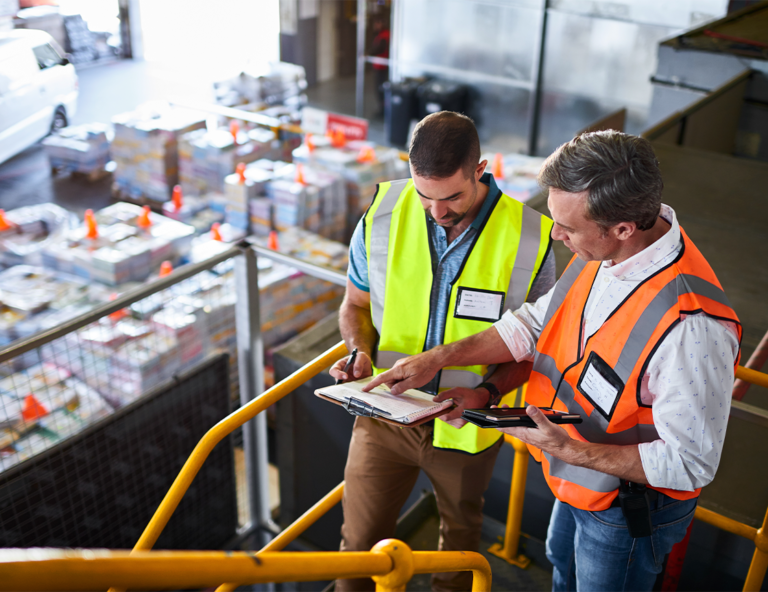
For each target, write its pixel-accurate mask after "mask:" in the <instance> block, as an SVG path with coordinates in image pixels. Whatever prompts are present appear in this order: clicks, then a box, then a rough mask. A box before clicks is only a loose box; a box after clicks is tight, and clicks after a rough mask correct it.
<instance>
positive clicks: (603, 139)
mask: <svg viewBox="0 0 768 592" xmlns="http://www.w3.org/2000/svg"><path fill="white" fill-rule="evenodd" d="M539 184H540V185H541V186H542V187H547V188H555V189H559V190H561V191H565V192H568V193H581V192H582V191H588V192H589V193H588V194H587V217H588V218H589V219H590V220H593V221H595V222H597V223H598V224H599V225H600V226H602V227H603V229H607V228H610V227H611V226H614V225H616V224H618V223H620V222H634V223H635V224H636V225H637V228H638V229H639V230H648V229H649V228H652V227H653V225H654V224H655V223H656V219H657V218H658V216H659V212H660V210H661V192H662V190H663V189H664V183H663V181H662V179H661V170H660V169H659V162H658V160H656V155H655V154H654V152H653V147H652V146H651V143H650V142H649V141H648V140H646V139H645V138H641V137H639V136H630V135H628V134H623V133H620V132H616V131H613V130H609V131H600V132H589V133H584V134H580V135H578V136H576V137H575V138H574V139H573V140H571V141H570V142H566V143H565V144H563V145H562V146H560V147H559V148H558V149H557V150H555V151H554V152H553V153H552V154H551V155H550V156H549V158H547V160H546V161H545V162H544V165H543V166H542V168H541V172H540V173H539Z"/></svg>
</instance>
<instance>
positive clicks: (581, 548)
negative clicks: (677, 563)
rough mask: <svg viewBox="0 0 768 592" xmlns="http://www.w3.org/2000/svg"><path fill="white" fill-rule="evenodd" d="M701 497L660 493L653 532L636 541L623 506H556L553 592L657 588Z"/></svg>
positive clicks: (550, 554) (550, 540)
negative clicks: (594, 509) (590, 509)
mask: <svg viewBox="0 0 768 592" xmlns="http://www.w3.org/2000/svg"><path fill="white" fill-rule="evenodd" d="M695 509H696V499H692V500H685V501H679V500H676V499H672V498H671V497H668V496H666V495H663V494H659V497H658V498H657V499H656V501H653V502H651V521H652V523H653V534H652V535H651V536H649V537H643V538H639V539H633V538H632V537H630V536H629V533H628V532H627V524H626V521H625V520H624V516H623V514H622V513H621V508H608V509H607V510H603V511H602V512H587V511H585V510H579V509H577V508H574V507H573V506H570V505H568V504H566V503H563V502H561V501H559V500H558V501H556V502H555V507H554V508H553V509H552V518H551V519H550V522H549V531H548V532H547V558H548V559H549V560H550V561H551V562H552V565H553V566H554V570H553V573H552V590H553V591H560V590H582V591H598V590H606V591H609V590H610V591H615V590H652V589H653V584H654V582H655V581H656V576H657V575H658V574H659V573H661V570H662V568H663V566H664V558H665V557H666V556H667V554H668V553H669V552H670V551H671V550H672V546H673V545H674V544H675V543H677V542H678V541H681V540H682V539H683V537H684V536H685V532H686V530H687V528H688V525H689V524H690V523H691V520H693V512H694V510H695Z"/></svg>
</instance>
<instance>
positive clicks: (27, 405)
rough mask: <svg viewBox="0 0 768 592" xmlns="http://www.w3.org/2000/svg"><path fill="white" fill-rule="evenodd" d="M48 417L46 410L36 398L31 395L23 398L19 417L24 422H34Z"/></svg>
mask: <svg viewBox="0 0 768 592" xmlns="http://www.w3.org/2000/svg"><path fill="white" fill-rule="evenodd" d="M46 415H48V409H46V408H45V405H43V404H42V403H41V402H40V401H38V400H37V397H35V395H33V394H32V393H30V394H28V395H27V396H26V397H24V407H23V408H22V410H21V417H23V418H24V421H34V420H36V419H40V418H41V417H45V416H46Z"/></svg>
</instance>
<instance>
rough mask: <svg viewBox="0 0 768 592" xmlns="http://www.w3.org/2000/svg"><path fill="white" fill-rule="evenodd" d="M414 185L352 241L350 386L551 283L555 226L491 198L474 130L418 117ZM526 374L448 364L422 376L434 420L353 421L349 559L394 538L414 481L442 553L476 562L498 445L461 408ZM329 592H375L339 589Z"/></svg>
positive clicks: (386, 196) (457, 585)
mask: <svg viewBox="0 0 768 592" xmlns="http://www.w3.org/2000/svg"><path fill="white" fill-rule="evenodd" d="M409 156H410V168H411V174H412V177H413V178H412V179H404V180H401V181H392V182H388V183H382V184H380V185H379V187H378V189H377V192H376V196H375V198H374V200H373V203H372V204H371V206H370V208H369V209H368V211H367V212H366V214H365V215H364V216H363V218H362V220H361V221H360V223H359V224H358V226H357V229H356V230H355V233H354V235H353V237H352V241H351V246H350V264H349V271H348V278H347V291H346V297H345V299H344V302H343V304H342V306H341V309H340V321H339V324H340V328H341V333H342V336H343V337H344V340H345V341H346V344H347V347H348V348H349V350H350V351H351V350H352V349H353V348H356V349H357V351H358V354H357V358H356V361H355V363H354V366H353V367H352V368H351V369H350V371H349V373H348V374H347V373H345V372H344V368H345V364H346V361H347V360H346V359H343V360H340V361H339V362H338V363H337V364H336V365H335V366H334V367H333V368H332V370H331V374H332V375H333V376H334V377H336V378H340V379H343V380H355V379H360V378H364V377H367V376H370V375H371V374H374V375H375V374H378V373H379V372H382V371H385V370H386V369H388V368H391V367H392V366H393V365H394V364H395V362H397V361H398V360H400V359H403V358H406V357H408V356H412V355H414V354H417V353H420V352H423V351H427V350H429V349H431V348H433V347H436V346H439V345H441V344H444V343H451V342H454V341H457V340H460V339H462V338H465V337H468V336H471V335H474V334H477V333H479V332H481V331H483V330H485V329H487V328H489V327H491V326H492V324H493V323H494V322H496V321H498V320H499V319H500V317H501V315H502V314H503V313H504V312H505V311H507V310H515V309H516V308H517V307H519V306H521V305H522V304H523V303H524V302H526V301H535V300H536V299H537V298H538V297H539V296H541V295H543V294H545V293H546V292H548V291H549V289H550V288H551V287H552V286H553V285H554V282H555V263H554V256H553V254H552V252H551V248H550V246H551V239H550V230H551V228H552V221H551V220H550V219H549V218H546V217H545V216H542V215H541V214H539V213H538V212H535V211H534V210H532V209H531V208H528V207H527V206H524V205H523V204H521V203H520V202H518V201H516V200H514V199H512V198H510V197H509V196H507V195H504V194H502V193H501V191H499V189H498V187H497V186H496V183H495V182H494V180H493V177H492V176H491V175H489V174H484V171H485V167H486V164H487V161H482V162H480V141H479V138H478V135H477V130H476V129H475V126H474V123H473V122H472V120H471V119H469V118H468V117H466V116H464V115H460V114H458V113H452V112H439V113H433V114H432V115H429V116H428V117H426V118H424V119H423V120H422V121H421V122H420V123H419V125H418V126H417V127H416V130H415V131H414V134H413V140H412V142H411V147H410V154H409ZM529 372H530V364H529V365H527V366H526V365H519V364H499V365H497V366H485V365H472V366H456V367H451V368H445V369H442V370H439V371H437V372H436V373H435V374H433V375H432V376H429V377H426V378H425V380H424V384H419V385H416V386H417V387H421V388H422V389H423V390H426V391H428V392H432V393H439V394H437V396H436V397H435V400H436V401H441V400H445V399H449V398H450V399H452V400H453V402H454V403H455V407H454V408H453V409H452V410H450V411H449V412H448V413H446V414H445V415H443V416H441V417H440V418H439V419H436V420H434V421H431V422H429V423H427V424H423V425H421V426H418V427H415V428H409V429H401V428H398V427H395V426H392V425H390V424H387V423H384V422H379V421H377V420H375V419H371V418H367V417H358V418H357V419H356V421H355V427H354V430H353V433H352V441H351V443H350V449H349V456H348V459H347V466H346V469H345V480H346V486H345V490H344V498H343V507H344V526H343V527H342V544H341V549H342V550H343V551H363V550H369V549H370V548H371V547H372V546H373V545H375V544H376V543H377V542H378V541H380V540H381V539H385V538H389V537H391V536H393V534H394V530H395V523H396V521H397V517H398V514H399V512H400V509H401V507H402V505H403V503H404V502H405V500H406V499H407V498H408V495H409V494H410V492H411V490H412V488H413V486H414V484H415V482H416V479H417V478H418V474H419V470H420V469H423V470H424V472H425V473H426V474H427V476H428V477H429V479H430V481H431V482H432V485H433V487H434V489H435V494H436V499H437V505H438V510H439V513H440V549H442V550H466V551H477V548H478V545H479V542H480V528H481V525H482V508H483V493H484V492H485V489H486V487H487V486H488V483H489V481H490V478H491V473H492V470H493V465H494V462H495V460H496V456H497V454H498V452H499V449H500V447H501V444H502V438H501V434H499V433H498V432H495V431H488V430H486V431H483V430H480V429H478V428H476V427H475V426H473V425H470V424H466V425H465V422H464V421H463V420H461V419H460V417H461V413H462V411H463V410H464V409H465V408H477V407H486V406H490V405H492V404H498V403H499V401H500V399H501V393H507V392H510V391H511V390H513V389H514V388H515V387H517V386H518V385H519V384H521V383H522V382H524V381H525V380H526V379H527V377H528V373H529ZM470 580H471V574H470V573H450V574H435V575H434V576H433V578H432V588H433V590H468V589H469V588H470ZM336 589H337V590H365V589H370V590H373V589H374V585H373V581H372V580H370V579H363V580H339V581H338V582H337V587H336Z"/></svg>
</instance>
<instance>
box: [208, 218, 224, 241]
mask: <svg viewBox="0 0 768 592" xmlns="http://www.w3.org/2000/svg"><path fill="white" fill-rule="evenodd" d="M211 238H212V239H213V240H215V241H220V242H223V241H224V239H223V238H221V224H219V223H218V222H214V223H213V224H212V225H211Z"/></svg>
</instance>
